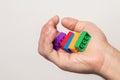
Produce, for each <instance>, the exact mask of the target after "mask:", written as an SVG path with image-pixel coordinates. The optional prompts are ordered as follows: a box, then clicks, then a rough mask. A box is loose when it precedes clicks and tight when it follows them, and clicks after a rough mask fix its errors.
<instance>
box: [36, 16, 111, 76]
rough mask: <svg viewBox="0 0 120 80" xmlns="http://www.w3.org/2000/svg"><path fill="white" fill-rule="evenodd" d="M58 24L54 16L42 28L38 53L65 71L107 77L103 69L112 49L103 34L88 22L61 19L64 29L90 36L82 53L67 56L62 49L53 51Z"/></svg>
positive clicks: (107, 63)
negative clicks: (85, 32) (83, 32)
mask: <svg viewBox="0 0 120 80" xmlns="http://www.w3.org/2000/svg"><path fill="white" fill-rule="evenodd" d="M58 23H59V17H58V16H55V17H53V18H52V19H50V20H49V21H48V22H47V23H46V24H45V25H44V26H43V28H42V31H41V36H40V40H39V47H38V51H39V53H40V54H41V55H42V56H44V57H45V58H47V59H48V60H50V61H51V62H53V63H55V64H56V65H57V66H58V67H60V68H61V69H63V70H66V71H71V72H77V73H81V72H82V73H97V74H100V75H103V76H104V75H107V73H106V72H105V69H106V66H108V65H109V62H108V61H110V59H109V58H108V57H111V56H109V55H112V54H110V50H113V49H112V47H111V46H110V45H109V43H108V42H107V39H106V37H105V35H104V34H103V32H102V31H101V30H100V29H99V28H98V27H97V26H96V25H95V24H93V23H91V22H88V21H78V20H76V19H73V18H68V17H66V18H64V19H62V21H61V24H62V25H63V26H64V27H65V28H67V29H69V30H72V31H75V32H81V31H87V32H88V33H89V34H90V35H91V36H92V38H91V40H90V42H89V44H88V46H87V48H86V50H85V51H84V52H78V53H72V54H68V53H67V52H65V51H64V50H62V49H59V50H58V51H56V50H54V49H53V44H52V42H53V40H54V39H55V37H56V35H57V34H59V31H57V27H56V26H57V24H58Z"/></svg>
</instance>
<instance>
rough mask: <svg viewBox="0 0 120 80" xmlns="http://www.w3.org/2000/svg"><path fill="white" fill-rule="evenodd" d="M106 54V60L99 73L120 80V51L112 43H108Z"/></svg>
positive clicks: (112, 79) (113, 79) (109, 78)
mask: <svg viewBox="0 0 120 80" xmlns="http://www.w3.org/2000/svg"><path fill="white" fill-rule="evenodd" d="M104 55H105V58H104V62H103V65H102V67H101V69H100V72H99V74H101V75H102V76H103V77H104V78H106V79H107V80H119V79H120V76H119V74H120V52H119V51H118V50H117V49H115V48H113V47H112V46H111V45H109V44H107V46H106V50H105V53H104Z"/></svg>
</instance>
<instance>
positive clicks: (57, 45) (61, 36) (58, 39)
mask: <svg viewBox="0 0 120 80" xmlns="http://www.w3.org/2000/svg"><path fill="white" fill-rule="evenodd" d="M65 36H66V34H65V33H63V32H60V33H59V35H58V36H57V37H56V38H55V40H54V41H53V48H54V49H55V50H59V48H60V43H61V42H62V40H63V39H64V38H65Z"/></svg>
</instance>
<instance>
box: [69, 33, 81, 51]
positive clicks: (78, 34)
mask: <svg viewBox="0 0 120 80" xmlns="http://www.w3.org/2000/svg"><path fill="white" fill-rule="evenodd" d="M79 36H80V33H78V32H76V33H75V34H74V37H73V39H72V41H71V43H70V45H69V49H70V50H71V51H72V52H74V53H76V52H78V49H77V48H75V43H76V41H77V39H78V38H79Z"/></svg>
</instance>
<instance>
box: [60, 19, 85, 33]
mask: <svg viewBox="0 0 120 80" xmlns="http://www.w3.org/2000/svg"><path fill="white" fill-rule="evenodd" d="M61 24H62V25H63V26H64V27H66V28H67V29H69V30H72V31H76V32H80V31H82V30H83V29H84V27H85V25H86V22H85V21H79V20H77V19H73V18H70V17H65V18H63V19H62V21H61Z"/></svg>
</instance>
